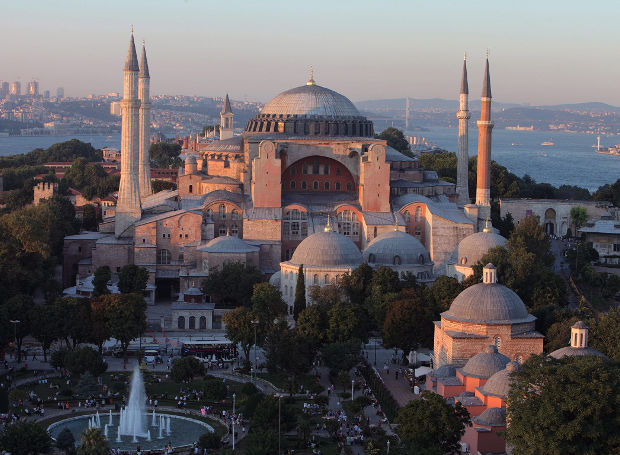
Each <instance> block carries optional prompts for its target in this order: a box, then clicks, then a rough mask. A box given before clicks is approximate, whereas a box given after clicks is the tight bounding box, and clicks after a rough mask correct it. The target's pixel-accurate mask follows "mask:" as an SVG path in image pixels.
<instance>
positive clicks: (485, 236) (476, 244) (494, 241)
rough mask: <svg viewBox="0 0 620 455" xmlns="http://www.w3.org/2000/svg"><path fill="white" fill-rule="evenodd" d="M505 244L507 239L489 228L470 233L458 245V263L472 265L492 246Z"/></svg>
mask: <svg viewBox="0 0 620 455" xmlns="http://www.w3.org/2000/svg"><path fill="white" fill-rule="evenodd" d="M504 245H506V239H505V238H504V237H502V236H501V235H499V234H496V233H494V232H492V231H491V230H490V229H488V228H486V229H485V230H484V231H483V232H476V233H475V234H471V235H468V236H467V237H465V238H464V239H463V240H461V241H460V243H459V245H458V246H457V247H456V258H457V261H458V262H457V264H458V265H462V266H467V267H471V266H473V265H475V264H476V263H477V262H478V261H479V260H480V259H482V256H484V255H485V254H487V252H488V251H489V250H490V249H491V248H494V247H496V246H504Z"/></svg>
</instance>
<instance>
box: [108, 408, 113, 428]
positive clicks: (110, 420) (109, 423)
mask: <svg viewBox="0 0 620 455" xmlns="http://www.w3.org/2000/svg"><path fill="white" fill-rule="evenodd" d="M108 425H110V426H112V410H111V409H110V419H109V420H108Z"/></svg>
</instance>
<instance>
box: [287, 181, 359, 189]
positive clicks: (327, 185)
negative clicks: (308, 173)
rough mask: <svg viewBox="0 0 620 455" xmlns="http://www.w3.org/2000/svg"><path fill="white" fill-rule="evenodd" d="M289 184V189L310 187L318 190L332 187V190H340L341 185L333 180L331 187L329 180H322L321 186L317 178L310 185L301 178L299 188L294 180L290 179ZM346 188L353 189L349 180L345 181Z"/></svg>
mask: <svg viewBox="0 0 620 455" xmlns="http://www.w3.org/2000/svg"><path fill="white" fill-rule="evenodd" d="M289 185H290V187H291V190H296V189H300V190H308V189H310V188H311V189H312V190H314V191H319V190H321V189H322V190H323V191H331V189H332V188H333V189H334V191H342V185H341V184H340V182H335V183H334V185H333V187H332V185H331V183H330V182H323V185H322V186H321V184H320V183H319V181H318V180H314V181H313V182H312V186H310V185H309V183H308V182H306V181H305V180H302V181H301V183H300V184H299V188H297V182H295V180H291V182H290V183H289ZM346 190H347V191H349V192H350V191H353V184H352V183H351V182H347V185H346Z"/></svg>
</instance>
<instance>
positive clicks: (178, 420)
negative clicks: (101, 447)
mask: <svg viewBox="0 0 620 455" xmlns="http://www.w3.org/2000/svg"><path fill="white" fill-rule="evenodd" d="M95 415H96V414H84V415H81V416H75V417H69V418H67V419H64V420H60V421H58V422H54V423H53V424H51V425H50V426H49V427H48V428H47V431H48V432H49V433H50V435H51V436H52V438H54V439H56V437H57V436H58V435H59V434H60V432H61V431H62V430H64V429H65V428H68V429H69V430H70V431H71V433H73V437H74V438H75V441H76V446H77V445H79V443H80V435H81V434H82V432H83V431H84V430H86V429H87V428H88V424H89V421H90V419H92V418H93V417H94V416H95ZM112 416H113V420H112V422H113V425H111V426H108V444H109V446H110V448H119V449H123V450H135V449H136V446H137V444H140V448H141V449H142V450H158V449H162V448H164V447H167V446H168V443H170V444H171V445H172V447H183V446H187V445H191V444H193V443H194V442H196V441H198V438H199V437H200V435H202V434H203V433H206V432H211V433H213V432H214V431H215V430H214V429H213V427H212V426H211V425H209V424H208V423H206V422H203V421H201V420H197V419H193V418H191V417H186V416H180V415H175V414H168V413H165V412H162V413H157V416H158V417H157V423H159V422H160V420H159V416H164V418H165V419H166V420H167V419H168V417H169V418H170V435H168V434H167V428H164V431H163V432H162V438H161V439H159V433H160V432H159V427H158V426H152V425H151V415H150V414H145V415H144V421H146V422H148V426H147V430H148V431H149V432H150V434H151V441H148V440H147V438H145V437H140V436H139V437H138V438H137V441H138V442H137V443H136V442H133V437H132V436H124V435H123V436H121V442H117V435H118V423H119V417H120V415H119V413H113V414H112ZM100 419H101V428H100V429H101V432H102V433H103V431H104V427H105V424H107V423H108V414H101V416H100Z"/></svg>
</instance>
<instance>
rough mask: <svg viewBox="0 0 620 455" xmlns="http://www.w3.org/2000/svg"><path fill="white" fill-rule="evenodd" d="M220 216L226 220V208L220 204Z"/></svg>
mask: <svg viewBox="0 0 620 455" xmlns="http://www.w3.org/2000/svg"><path fill="white" fill-rule="evenodd" d="M218 215H219V216H220V219H222V220H225V219H226V206H225V205H224V204H220V207H219V209H218Z"/></svg>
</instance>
